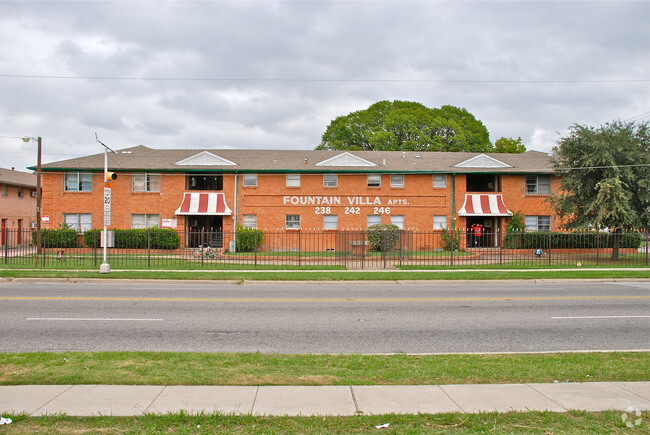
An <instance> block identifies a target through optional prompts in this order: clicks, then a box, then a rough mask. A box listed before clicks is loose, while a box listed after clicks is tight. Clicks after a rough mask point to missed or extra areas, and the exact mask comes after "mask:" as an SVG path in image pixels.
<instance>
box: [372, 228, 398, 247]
mask: <svg viewBox="0 0 650 435" xmlns="http://www.w3.org/2000/svg"><path fill="white" fill-rule="evenodd" d="M399 234H400V231H399V228H398V227H397V226H396V225H390V224H377V225H372V226H369V227H368V228H367V229H366V236H367V237H368V243H369V244H370V249H371V250H373V251H380V252H388V251H390V250H392V249H393V248H394V247H395V245H396V244H397V241H398V240H399Z"/></svg>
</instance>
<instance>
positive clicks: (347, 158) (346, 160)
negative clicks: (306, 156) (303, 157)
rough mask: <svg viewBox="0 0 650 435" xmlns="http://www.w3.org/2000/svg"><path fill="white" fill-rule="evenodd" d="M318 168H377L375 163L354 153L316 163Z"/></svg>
mask: <svg viewBox="0 0 650 435" xmlns="http://www.w3.org/2000/svg"><path fill="white" fill-rule="evenodd" d="M316 166H377V165H376V164H375V163H373V162H371V161H369V160H366V159H362V158H361V157H359V156H355V155H354V154H352V153H349V152H347V151H346V152H344V153H341V154H339V155H336V156H334V157H331V158H329V159H327V160H323V161H322V162H319V163H316Z"/></svg>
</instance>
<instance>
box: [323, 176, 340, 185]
mask: <svg viewBox="0 0 650 435" xmlns="http://www.w3.org/2000/svg"><path fill="white" fill-rule="evenodd" d="M338 185H339V176H338V175H336V174H323V187H337V186H338Z"/></svg>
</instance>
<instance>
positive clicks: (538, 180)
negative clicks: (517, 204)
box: [526, 175, 551, 195]
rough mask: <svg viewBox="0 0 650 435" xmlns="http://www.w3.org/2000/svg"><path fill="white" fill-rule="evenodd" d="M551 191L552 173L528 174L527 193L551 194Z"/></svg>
mask: <svg viewBox="0 0 650 435" xmlns="http://www.w3.org/2000/svg"><path fill="white" fill-rule="evenodd" d="M550 193H551V176H550V175H526V194H528V195H549V194H550Z"/></svg>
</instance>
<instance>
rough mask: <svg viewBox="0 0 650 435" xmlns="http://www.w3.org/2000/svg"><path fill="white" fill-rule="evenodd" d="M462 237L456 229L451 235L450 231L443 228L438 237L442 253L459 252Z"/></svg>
mask: <svg viewBox="0 0 650 435" xmlns="http://www.w3.org/2000/svg"><path fill="white" fill-rule="evenodd" d="M462 236H463V233H462V232H461V230H460V229H457V230H456V231H454V232H453V233H452V231H451V230H447V228H443V229H442V234H441V236H440V245H441V246H442V249H443V251H450V252H451V251H452V250H454V251H460V241H461V239H462Z"/></svg>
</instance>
